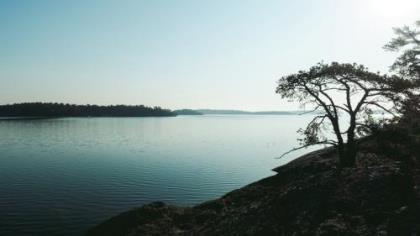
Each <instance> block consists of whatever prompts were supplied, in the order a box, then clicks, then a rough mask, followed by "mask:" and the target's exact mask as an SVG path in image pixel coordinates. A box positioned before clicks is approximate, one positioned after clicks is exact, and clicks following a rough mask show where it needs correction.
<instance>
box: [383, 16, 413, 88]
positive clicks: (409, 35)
mask: <svg viewBox="0 0 420 236" xmlns="http://www.w3.org/2000/svg"><path fill="white" fill-rule="evenodd" d="M419 28H420V21H417V22H416V23H415V25H414V28H410V27H408V26H404V27H401V28H395V29H394V32H395V34H396V37H395V38H393V39H392V40H391V41H390V42H389V43H388V44H386V45H385V46H384V48H385V50H388V51H395V52H398V51H402V53H401V54H400V55H399V57H398V58H397V59H396V60H395V62H394V64H393V65H392V66H391V70H392V71H395V72H397V73H398V74H399V75H400V76H404V77H407V78H410V79H413V80H417V82H418V83H420V29H419Z"/></svg>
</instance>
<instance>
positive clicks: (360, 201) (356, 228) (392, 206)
mask: <svg viewBox="0 0 420 236" xmlns="http://www.w3.org/2000/svg"><path fill="white" fill-rule="evenodd" d="M375 143H376V142H375ZM373 146H374V147H373ZM373 146H372V145H365V147H364V150H362V151H361V152H360V154H359V156H358V163H357V166H356V167H353V168H346V169H341V170H340V169H339V168H337V162H336V159H337V158H336V154H335V151H334V150H333V149H331V148H327V149H322V150H319V151H315V152H312V153H309V154H307V155H304V156H302V157H300V158H298V159H296V160H294V161H292V162H290V163H289V164H287V165H284V166H281V167H278V168H275V169H274V171H275V172H277V174H276V175H274V176H272V177H268V178H265V179H262V180H260V181H258V182H255V183H252V184H250V185H248V186H245V187H243V188H241V189H238V190H235V191H232V192H230V193H228V194H226V195H224V196H223V197H221V198H219V199H216V200H212V201H208V202H205V203H202V204H200V205H197V206H194V207H187V208H182V207H176V206H168V205H166V204H164V203H162V202H155V203H151V204H148V205H144V206H142V207H140V208H138V209H134V210H131V211H128V212H125V213H122V214H120V215H118V216H116V217H114V218H111V219H109V220H107V221H105V222H103V223H102V224H100V225H98V226H96V227H94V228H92V229H90V230H89V231H88V232H87V234H86V235H88V236H93V235H101V236H106V235H113V236H115V235H420V220H419V219H420V213H419V209H420V171H419V169H420V168H419V165H418V163H415V162H408V161H402V160H401V158H393V157H392V155H388V154H387V155H384V154H383V149H382V148H381V147H378V146H375V145H373ZM387 153H389V152H387Z"/></svg>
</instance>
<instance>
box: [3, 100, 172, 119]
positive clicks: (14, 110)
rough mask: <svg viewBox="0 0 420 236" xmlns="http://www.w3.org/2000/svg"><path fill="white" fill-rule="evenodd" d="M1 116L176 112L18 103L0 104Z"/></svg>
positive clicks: (118, 114)
mask: <svg viewBox="0 0 420 236" xmlns="http://www.w3.org/2000/svg"><path fill="white" fill-rule="evenodd" d="M0 116H3V117H19V116H25V117H28V116H30V117H89V116H92V117H144V116H176V113H174V112H172V111H171V110H168V109H162V108H160V107H147V106H143V105H139V106H126V105H111V106H98V105H74V104H63V103H41V102H36V103H19V104H10V105H0Z"/></svg>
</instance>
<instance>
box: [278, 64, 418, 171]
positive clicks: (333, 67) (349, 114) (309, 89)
mask: <svg viewBox="0 0 420 236" xmlns="http://www.w3.org/2000/svg"><path fill="white" fill-rule="evenodd" d="M410 85H411V84H410V83H409V82H407V81H406V80H404V79H401V78H400V77H398V76H387V75H382V74H379V73H372V72H369V71H368V70H367V68H365V67H364V66H363V65H358V64H340V63H337V62H333V63H331V64H323V63H319V64H317V65H315V66H313V67H311V68H310V69H309V70H307V71H299V72H298V73H296V74H291V75H288V76H284V77H282V78H280V80H279V81H278V86H277V89H276V93H278V94H280V95H281V96H282V98H288V99H290V100H293V101H298V102H300V103H301V104H302V105H303V106H308V105H309V106H311V107H312V109H311V112H314V113H315V114H316V116H315V117H314V118H313V119H312V120H311V121H310V122H309V123H308V125H307V126H306V128H305V129H303V130H300V132H301V133H302V134H303V135H304V136H303V138H302V139H301V140H300V141H301V145H302V146H301V147H299V148H296V149H300V148H304V147H308V146H311V145H316V144H327V145H334V146H335V147H336V148H337V150H338V156H339V163H340V166H341V167H349V166H353V165H354V164H355V161H356V154H357V140H356V139H357V138H358V137H359V136H362V135H364V132H363V131H365V130H366V127H367V125H368V123H367V121H366V120H371V115H372V111H373V109H376V110H378V109H379V110H382V111H383V112H387V113H390V114H394V111H393V109H392V108H388V104H389V103H390V102H391V101H392V100H393V99H394V98H395V96H396V95H398V94H400V93H401V92H403V91H405V90H406V89H407V88H408V87H409V86H410ZM344 123H346V125H347V126H346V128H343V124H344ZM329 129H331V130H332V131H333V134H334V136H335V138H328V137H326V136H325V135H324V131H326V130H329ZM296 149H294V150H296Z"/></svg>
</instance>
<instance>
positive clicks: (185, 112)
mask: <svg viewBox="0 0 420 236" xmlns="http://www.w3.org/2000/svg"><path fill="white" fill-rule="evenodd" d="M174 112H175V113H176V114H177V115H182V116H200V115H203V113H201V112H198V111H196V110H192V109H181V110H175V111H174Z"/></svg>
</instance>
